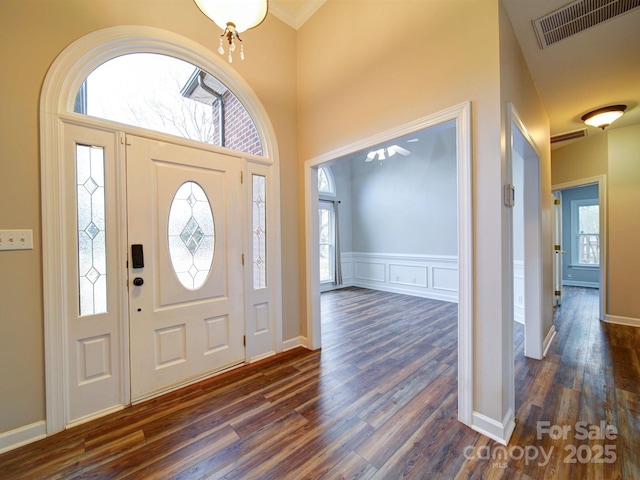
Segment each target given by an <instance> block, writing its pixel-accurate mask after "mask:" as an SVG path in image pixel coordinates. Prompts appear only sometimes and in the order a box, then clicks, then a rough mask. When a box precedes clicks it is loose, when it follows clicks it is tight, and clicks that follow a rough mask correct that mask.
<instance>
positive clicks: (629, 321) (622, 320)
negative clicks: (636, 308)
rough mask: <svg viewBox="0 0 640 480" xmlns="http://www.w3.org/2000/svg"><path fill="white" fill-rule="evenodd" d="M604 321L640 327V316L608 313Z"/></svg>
mask: <svg viewBox="0 0 640 480" xmlns="http://www.w3.org/2000/svg"><path fill="white" fill-rule="evenodd" d="M604 321H605V322H607V323H615V324H616V325H626V326H628V327H640V318H630V317H619V316H617V315H606V316H605V318H604Z"/></svg>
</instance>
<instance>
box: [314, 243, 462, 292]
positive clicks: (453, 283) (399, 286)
mask: <svg viewBox="0 0 640 480" xmlns="http://www.w3.org/2000/svg"><path fill="white" fill-rule="evenodd" d="M340 264H341V265H342V278H343V283H342V285H337V286H333V285H331V287H330V288H327V287H329V286H328V285H327V286H323V287H324V288H322V290H323V291H324V290H325V289H335V288H342V287H349V286H354V287H363V288H371V289H374V290H383V291H386V292H395V293H403V294H405V295H414V296H418V297H425V298H433V299H436V300H444V301H447V302H457V301H458V259H457V257H455V256H444V255H442V256H440V255H403V254H383V253H362V252H346V253H343V254H342V255H341V258H340Z"/></svg>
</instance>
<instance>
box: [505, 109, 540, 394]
mask: <svg viewBox="0 0 640 480" xmlns="http://www.w3.org/2000/svg"><path fill="white" fill-rule="evenodd" d="M514 127H515V128H516V129H517V130H518V131H519V132H520V134H521V135H522V137H523V138H524V141H525V142H527V144H528V147H530V148H531V150H532V151H533V154H534V155H535V164H533V163H532V162H533V161H534V159H533V158H525V159H524V171H525V177H527V176H528V175H527V173H529V172H530V173H531V175H529V180H528V182H527V185H525V186H524V187H525V189H524V218H525V220H524V225H525V226H524V228H525V232H524V239H525V250H524V331H525V333H524V354H525V355H526V356H527V357H531V358H536V359H541V358H542V357H543V354H542V352H543V342H544V339H543V324H544V310H545V309H544V306H543V298H544V291H543V267H542V264H543V259H542V248H543V247H542V219H541V212H542V196H541V191H540V179H541V175H540V158H541V155H540V150H539V149H538V147H537V145H536V143H535V142H534V141H533V138H532V137H531V135H530V134H529V131H528V129H527V127H526V126H525V124H524V122H523V121H522V119H521V117H520V115H519V114H518V111H517V110H516V108H515V107H514V105H513V104H512V103H510V102H509V103H508V105H507V135H508V139H509V142H510V148H508V149H507V155H506V157H507V170H508V178H509V179H510V181H512V180H511V179H512V178H513V174H512V171H513V150H514V149H515V148H516V146H515V137H514V133H515V132H514ZM532 167H533V168H534V169H535V170H533V169H532ZM527 187H531V188H527ZM509 230H510V238H513V219H511V221H510V225H509ZM509 256H510V259H509V263H510V270H511V272H514V271H515V268H514V261H513V249H512V247H511V253H510V255H509ZM513 276H514V275H513V274H512V275H511V278H510V282H511V298H510V305H511V311H513V312H515V307H514V299H513ZM510 352H511V356H512V357H513V352H512V349H511V350H510ZM507 360H508V365H509V366H510V367H509V368H511V373H510V374H509V375H508V378H510V379H513V367H512V365H513V358H511V359H507ZM514 388H515V386H514V385H513V384H512V385H509V389H510V390H511V391H513V397H512V396H511V395H510V398H513V400H512V401H513V403H512V405H515V390H514Z"/></svg>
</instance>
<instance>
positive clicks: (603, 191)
mask: <svg viewBox="0 0 640 480" xmlns="http://www.w3.org/2000/svg"><path fill="white" fill-rule="evenodd" d="M594 184H597V185H598V205H599V206H600V207H599V208H598V211H599V213H600V222H599V223H600V268H599V269H598V287H599V292H598V293H599V301H600V308H599V309H598V312H599V315H600V320H603V321H609V318H608V315H607V304H606V299H607V275H606V272H607V256H606V255H605V252H606V251H607V227H606V226H607V176H606V175H597V176H594V177H588V178H581V179H579V180H573V181H571V182H564V183H558V184H556V185H552V186H551V191H552V192H556V191H558V190H567V189H569V188H575V187H584V186H586V185H594Z"/></svg>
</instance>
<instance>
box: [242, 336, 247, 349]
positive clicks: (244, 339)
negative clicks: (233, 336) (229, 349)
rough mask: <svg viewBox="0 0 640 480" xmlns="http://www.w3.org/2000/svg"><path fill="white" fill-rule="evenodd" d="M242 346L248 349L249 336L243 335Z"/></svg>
mask: <svg viewBox="0 0 640 480" xmlns="http://www.w3.org/2000/svg"><path fill="white" fill-rule="evenodd" d="M242 346H243V347H246V346H247V336H246V335H243V336H242Z"/></svg>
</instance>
